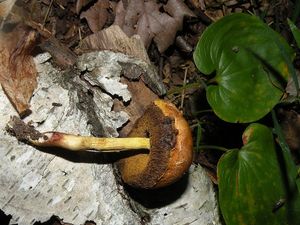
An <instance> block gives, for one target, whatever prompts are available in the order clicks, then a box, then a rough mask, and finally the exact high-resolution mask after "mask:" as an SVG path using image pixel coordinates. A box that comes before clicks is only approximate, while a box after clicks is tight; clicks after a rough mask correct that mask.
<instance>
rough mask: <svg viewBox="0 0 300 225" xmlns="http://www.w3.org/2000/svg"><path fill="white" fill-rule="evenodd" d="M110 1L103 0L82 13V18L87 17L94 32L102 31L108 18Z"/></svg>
mask: <svg viewBox="0 0 300 225" xmlns="http://www.w3.org/2000/svg"><path fill="white" fill-rule="evenodd" d="M109 7H110V3H109V1H108V0H101V1H98V2H97V3H96V4H94V5H93V6H92V7H90V8H89V9H88V10H87V11H84V12H82V13H81V15H80V19H82V18H85V19H86V21H87V23H88V25H89V27H90V29H91V30H92V31H93V33H96V32H97V31H100V30H101V29H102V28H103V27H104V25H105V23H106V21H107V18H108V11H107V10H108V9H109Z"/></svg>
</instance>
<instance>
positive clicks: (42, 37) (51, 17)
mask: <svg viewBox="0 0 300 225" xmlns="http://www.w3.org/2000/svg"><path fill="white" fill-rule="evenodd" d="M183 2H184V3H183ZM296 2H297V1H290V0H242V1H240V0H186V1H181V0H153V1H140V0H129V1H122V0H121V1H116V0H115V1H114V0H98V1H97V0H38V1H36V0H19V1H17V2H16V5H15V8H14V9H13V11H12V12H13V13H11V14H10V16H9V17H7V18H8V20H12V21H21V20H23V21H25V24H26V26H27V27H30V28H31V29H34V30H36V31H37V33H38V36H39V38H38V40H35V41H36V42H37V43H35V46H34V51H36V52H42V51H48V52H50V54H51V55H52V60H53V64H55V65H56V66H58V67H60V68H68V67H70V66H72V65H73V63H74V60H75V59H76V57H77V56H78V55H80V54H82V53H84V52H88V51H91V50H92V49H99V48H100V47H99V46H97V43H98V42H104V40H103V39H101V38H103V36H101V35H98V36H97V34H99V33H101V32H103V31H105V29H107V28H109V27H111V26H112V25H118V26H120V27H121V29H122V31H123V32H124V33H125V34H126V35H127V36H128V37H131V36H132V35H136V34H137V35H139V36H141V38H142V41H143V44H144V46H145V49H146V51H147V53H148V57H149V59H150V61H151V63H152V64H153V65H154V66H155V67H156V69H157V71H158V74H159V75H160V77H161V79H162V82H163V84H164V85H165V87H166V89H167V93H166V94H165V96H164V98H166V99H168V100H170V101H171V102H173V103H174V104H175V105H176V106H177V107H178V108H179V109H180V110H181V111H182V112H183V114H184V116H185V118H186V119H187V120H188V122H189V124H190V127H191V129H192V130H193V136H194V146H195V147H194V150H195V151H194V152H195V154H194V163H196V164H201V165H202V166H203V167H204V168H206V170H207V173H208V174H209V176H210V178H211V180H212V181H213V182H214V183H215V184H216V185H217V183H218V181H217V176H216V167H217V162H218V159H219V157H220V156H221V155H222V153H223V152H222V151H217V150H213V151H212V150H211V149H200V147H199V146H200V143H201V145H207V146H208V145H211V146H222V147H224V148H226V149H231V148H238V147H241V145H242V140H241V134H242V131H243V130H244V126H243V125H241V124H229V123H225V122H223V121H222V120H220V119H219V118H218V117H217V116H216V115H215V114H214V113H213V111H212V110H211V108H210V106H209V104H208V103H207V101H206V96H205V89H204V86H203V81H205V80H206V77H205V76H204V75H203V74H200V72H199V71H198V70H197V68H196V66H195V64H194V62H193V51H194V49H195V46H196V44H197V42H198V40H199V37H200V36H201V34H202V33H203V31H204V30H205V28H206V27H207V26H208V25H210V24H211V23H213V22H214V21H217V20H218V19H220V18H222V17H223V16H226V15H229V14H231V13H235V12H244V13H249V14H253V15H256V16H258V17H260V18H262V19H263V20H264V21H265V22H266V23H267V24H268V25H269V26H271V27H272V28H273V29H275V30H276V31H278V32H279V33H281V34H282V35H283V36H284V37H285V38H286V40H287V41H288V42H289V43H291V44H292V43H293V42H294V41H293V39H292V35H291V32H290V31H289V28H288V24H287V18H296V17H298V15H299V11H300V10H299V9H297V8H299V4H298V5H297V3H296ZM145 18H147V19H145ZM297 21H298V25H300V23H299V21H300V20H297ZM296 24H297V23H296ZM298 27H299V26H298ZM295 67H296V68H297V69H299V67H300V61H299V59H298V58H296V60H295ZM146 97H147V96H146ZM286 110H287V113H286V115H283V117H288V116H290V114H291V111H292V114H295V115H296V117H297V116H298V112H299V111H300V110H299V106H298V105H296V106H295V105H292V106H289V107H288V108H287V109H286ZM295 115H294V116H293V118H294V117H295ZM298 120H299V119H298ZM298 120H296V121H298ZM299 121H300V120H299ZM290 130H291V131H290ZM289 132H290V133H289V134H287V135H290V136H295V137H297V135H298V134H299V133H300V123H299V122H296V123H295V119H293V120H292V119H291V122H290V127H289ZM295 139H297V138H295ZM291 145H293V146H295V149H297V148H298V149H299V146H300V142H299V143H298V142H297V141H296V143H291ZM56 216H57V217H56ZM56 216H53V217H52V218H50V219H49V221H46V222H44V221H42V222H40V223H36V225H67V224H68V223H65V222H63V221H62V220H61V219H59V215H56ZM9 220H10V215H5V214H4V213H3V212H2V211H0V221H2V222H1V224H6V223H7V224H8V223H9ZM92 224H95V223H93V222H92V221H87V222H86V223H85V225H92Z"/></svg>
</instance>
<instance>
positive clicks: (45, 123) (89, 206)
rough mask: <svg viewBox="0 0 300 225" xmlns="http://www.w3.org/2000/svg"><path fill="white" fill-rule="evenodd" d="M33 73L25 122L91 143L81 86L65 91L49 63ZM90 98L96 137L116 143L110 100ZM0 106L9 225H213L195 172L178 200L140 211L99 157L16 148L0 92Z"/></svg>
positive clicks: (0, 187)
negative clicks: (57, 223)
mask: <svg viewBox="0 0 300 225" xmlns="http://www.w3.org/2000/svg"><path fill="white" fill-rule="evenodd" d="M45 60H46V59H45ZM45 60H41V61H45ZM38 70H39V81H38V82H39V85H38V88H37V90H36V92H35V93H34V96H33V98H32V101H31V106H32V107H31V109H32V110H33V113H32V115H30V116H29V117H28V118H26V121H27V122H28V121H32V122H33V124H34V125H35V126H37V129H38V130H39V131H49V130H59V131H63V132H69V133H73V134H82V135H90V133H91V130H92V125H89V124H88V120H90V119H91V117H90V116H89V113H90V112H87V111H86V109H85V108H84V109H83V110H82V109H81V108H80V104H81V102H80V101H82V99H81V97H80V96H81V95H80V93H79V92H80V90H81V91H83V94H84V90H87V89H88V85H86V84H85V81H82V80H80V79H79V80H78V77H76V76H75V77H73V78H70V79H71V80H72V79H73V81H72V82H75V83H73V84H72V82H69V83H68V82H66V83H64V81H63V79H62V78H61V76H63V74H62V73H61V72H60V71H56V70H54V69H53V68H52V66H51V65H50V64H49V63H44V64H42V65H40V66H39V67H38ZM64 75H65V74H64ZM79 87H80V88H81V89H80V88H79ZM94 91H95V90H94ZM95 93H96V94H95V95H94V98H95V96H96V97H97V100H96V99H94V100H93V102H92V103H93V104H95V105H94V108H93V109H94V110H95V114H96V116H98V114H99V116H100V117H101V115H100V114H101V113H104V115H105V116H103V114H102V117H103V118H106V119H107V121H108V122H107V123H106V124H104V127H103V131H104V133H105V135H107V136H115V134H116V129H117V127H119V126H121V125H122V124H123V123H124V122H126V120H127V115H126V114H125V113H122V112H114V111H111V107H112V105H111V102H112V99H111V96H110V95H108V94H105V93H100V92H95ZM0 102H1V104H0V121H1V123H0V209H2V210H3V211H4V212H5V213H6V214H11V215H12V216H13V219H12V221H11V223H12V224H13V223H18V224H19V225H29V224H33V223H34V222H35V221H46V220H48V219H49V218H50V216H51V215H53V214H55V215H57V216H59V217H60V218H63V219H64V221H66V222H70V223H74V224H83V223H84V222H85V221H86V220H93V221H95V222H96V223H97V224H105V225H109V224H120V225H124V224H133V225H134V224H142V223H143V222H142V215H143V214H148V215H149V220H147V222H146V224H153V225H154V224H184V223H195V224H200V225H202V224H203V225H207V224H220V223H219V218H218V210H217V204H216V197H215V193H214V191H213V187H212V184H211V182H210V181H209V179H208V177H207V176H206V175H205V173H204V171H203V170H202V169H201V168H192V169H191V172H190V176H189V180H188V185H187V188H186V189H185V191H184V192H183V193H182V194H181V195H180V196H178V199H176V200H175V201H173V202H172V203H169V204H166V205H163V206H161V207H160V208H155V209H147V208H145V207H143V206H141V205H139V204H138V203H135V204H133V203H132V201H131V200H130V199H129V197H128V195H127V194H126V192H125V191H124V189H123V186H122V185H120V184H119V183H118V182H117V181H116V178H115V174H114V172H113V167H112V165H111V164H110V162H111V161H110V160H109V157H107V155H106V154H101V153H93V152H90V153H69V152H65V151H63V150H61V149H57V150H55V151H53V150H52V151H51V150H49V149H48V150H44V149H36V148H34V147H32V146H29V145H26V144H24V143H20V142H18V141H17V140H16V138H15V137H12V136H10V135H9V134H8V133H7V132H6V131H5V126H6V124H7V122H8V121H9V119H10V116H12V115H16V114H17V113H16V112H15V110H14V108H13V107H12V106H11V104H10V102H9V101H8V99H7V97H6V96H5V94H4V93H3V90H2V89H1V88H0ZM82 104H83V103H82ZM104 122H105V121H104V119H103V121H101V123H104ZM132 204H133V205H132ZM133 208H134V209H135V211H134V210H133Z"/></svg>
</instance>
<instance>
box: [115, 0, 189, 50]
mask: <svg viewBox="0 0 300 225" xmlns="http://www.w3.org/2000/svg"><path fill="white" fill-rule="evenodd" d="M162 8H163V10H164V12H162ZM184 16H191V17H192V16H195V15H194V13H193V12H192V11H191V10H190V9H189V8H188V7H187V6H186V5H185V4H184V3H183V2H182V1H179V0H169V1H168V3H167V4H166V5H165V6H163V5H162V4H158V3H156V1H154V0H152V1H140V0H130V1H128V4H125V3H124V1H120V2H119V3H118V4H117V7H116V18H115V21H114V24H116V25H119V26H120V27H121V28H122V30H123V31H124V32H125V33H126V34H127V35H128V36H129V37H131V36H132V35H134V34H138V35H139V36H140V37H141V39H142V40H143V43H144V45H145V47H146V48H148V47H149V45H150V43H151V41H152V39H153V40H154V42H155V43H156V44H157V47H158V50H159V51H160V52H164V51H165V50H166V49H167V48H168V47H169V46H170V45H171V44H173V43H174V40H175V36H176V32H177V31H179V30H181V29H182V23H183V18H184Z"/></svg>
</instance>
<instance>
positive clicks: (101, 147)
mask: <svg viewBox="0 0 300 225" xmlns="http://www.w3.org/2000/svg"><path fill="white" fill-rule="evenodd" d="M29 141H30V142H31V143H32V144H34V145H36V146H42V147H60V148H65V149H68V150H71V151H84V150H89V149H93V150H97V151H128V150H134V149H150V139H149V138H142V137H130V138H98V137H89V136H78V135H72V134H65V133H60V132H46V133H43V134H42V136H41V137H40V138H38V139H36V140H33V139H29Z"/></svg>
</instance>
